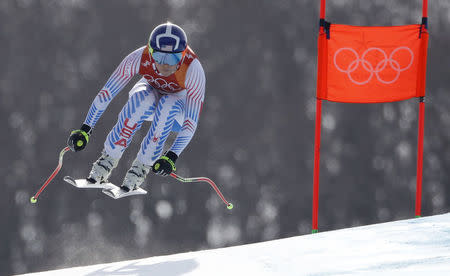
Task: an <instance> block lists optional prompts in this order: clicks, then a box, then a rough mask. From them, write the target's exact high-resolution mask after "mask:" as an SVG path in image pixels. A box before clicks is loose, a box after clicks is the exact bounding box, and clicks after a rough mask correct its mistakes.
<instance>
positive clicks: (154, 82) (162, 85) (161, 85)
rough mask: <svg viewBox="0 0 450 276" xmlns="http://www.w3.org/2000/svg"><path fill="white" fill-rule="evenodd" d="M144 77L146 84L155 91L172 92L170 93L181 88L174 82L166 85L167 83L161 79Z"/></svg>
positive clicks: (149, 76)
mask: <svg viewBox="0 0 450 276" xmlns="http://www.w3.org/2000/svg"><path fill="white" fill-rule="evenodd" d="M144 77H145V78H146V79H147V81H148V83H149V84H150V85H151V86H153V87H154V88H156V89H161V90H168V91H172V92H174V91H177V90H180V89H181V87H180V86H179V85H178V84H176V83H174V82H169V83H167V81H166V80H165V79H162V78H156V79H155V78H154V77H153V76H151V75H144Z"/></svg>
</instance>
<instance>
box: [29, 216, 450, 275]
mask: <svg viewBox="0 0 450 276" xmlns="http://www.w3.org/2000/svg"><path fill="white" fill-rule="evenodd" d="M427 274H428V275H450V213H449V214H444V215H437V216H432V217H424V218H419V219H410V220H404V221H396V222H389V223H383V224H376V225H369V226H362V227H355V228H349V229H343V230H337V231H329V232H323V233H319V234H313V235H305V236H299V237H293V238H287V239H280V240H274V241H269V242H262V243H256V244H248V245H242V246H235V247H229V248H222V249H215V250H205V251H198V252H189V253H182V254H176V255H169V256H160V257H152V258H147V259H140V260H132V261H124V262H117V263H109V264H99V265H92V266H86V267H75V268H68V269H62V270H54V271H48V272H41V273H33V274H26V275H34V276H37V275H39V276H44V275H45V276H50V275H64V276H67V275H122V276H123V275H162V276H181V275H196V276H218V275H224V276H225V275H226V276H231V275H233V276H241V275H245V276H265V275H317V276H319V275H322V276H324V275H427Z"/></svg>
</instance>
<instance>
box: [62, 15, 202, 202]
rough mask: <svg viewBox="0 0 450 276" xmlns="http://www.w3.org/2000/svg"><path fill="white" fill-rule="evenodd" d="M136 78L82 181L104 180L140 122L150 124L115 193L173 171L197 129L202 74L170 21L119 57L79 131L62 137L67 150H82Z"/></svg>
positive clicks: (128, 143)
mask: <svg viewBox="0 0 450 276" xmlns="http://www.w3.org/2000/svg"><path fill="white" fill-rule="evenodd" d="M137 74H139V75H141V76H142V78H141V79H140V80H139V81H138V82H137V83H136V84H135V85H134V87H133V88H132V89H131V91H130V92H129V99H128V102H127V103H126V104H125V106H124V107H123V108H122V111H121V112H120V114H119V118H118V121H117V123H116V125H115V126H114V127H113V128H112V130H111V132H110V133H109V134H108V136H107V138H106V141H105V143H104V149H103V151H102V154H101V156H100V158H99V159H98V160H97V161H96V162H94V164H93V166H92V169H91V172H90V173H89V176H88V177H87V182H88V183H92V184H98V183H106V182H108V177H109V176H110V174H111V171H112V170H113V169H114V168H115V167H117V164H118V162H119V160H120V158H121V156H122V154H123V152H124V151H125V149H126V148H127V147H128V146H129V145H130V143H131V140H132V138H133V136H134V134H135V133H136V131H137V130H139V129H140V128H141V126H142V123H143V122H144V121H152V124H151V127H150V130H149V132H148V133H147V135H146V136H145V138H144V139H143V141H142V143H141V147H140V150H139V152H138V154H137V157H136V159H135V160H134V161H133V163H132V165H131V168H130V169H129V170H128V171H127V173H126V175H125V178H124V180H123V183H122V185H121V186H120V193H121V194H126V193H128V192H130V191H133V190H135V189H137V188H139V186H140V185H141V184H142V183H143V182H144V180H145V177H146V176H147V174H148V173H149V171H150V170H152V171H153V172H154V173H155V174H159V175H162V176H167V175H169V174H171V173H172V172H173V171H175V169H176V168H175V162H176V161H177V159H178V156H180V154H181V152H182V151H183V150H184V149H185V148H186V146H187V145H188V144H189V142H190V141H191V139H192V137H193V135H194V133H195V131H196V129H197V123H198V120H199V116H200V112H201V109H202V105H203V100H204V96H205V73H204V71H203V68H202V65H201V64H200V61H199V60H198V58H197V56H196V55H195V53H194V52H193V50H192V49H191V48H190V47H189V46H188V45H187V38H186V34H185V32H184V31H183V29H181V28H180V27H179V26H177V25H175V24H173V23H170V22H167V23H164V24H161V25H159V26H157V27H156V28H155V29H154V30H153V31H152V33H151V35H150V38H149V41H148V45H146V46H143V47H141V48H139V49H137V50H135V51H134V52H132V53H131V54H129V55H128V56H127V57H125V59H124V60H123V61H122V62H121V63H120V65H119V66H118V67H117V69H116V70H115V71H114V73H113V74H112V75H111V77H110V78H109V79H108V81H107V82H106V84H105V86H104V87H103V88H102V89H101V90H100V92H99V93H98V95H97V97H96V98H95V99H94V101H93V102H92V105H91V107H90V109H89V112H88V114H87V116H86V119H85V121H84V123H83V124H82V126H81V128H80V129H78V130H74V131H73V132H72V133H71V135H70V137H69V139H68V142H67V144H68V146H69V147H70V149H71V150H72V151H80V150H83V149H84V148H85V147H86V145H87V143H88V141H89V136H90V135H91V134H92V129H93V128H94V126H95V124H96V123H97V121H98V120H99V118H100V116H101V115H102V114H103V112H104V111H105V110H106V108H107V106H108V105H109V103H110V102H111V101H112V99H113V98H114V97H115V96H116V95H117V94H118V93H119V92H120V91H121V90H122V88H123V87H125V85H126V84H127V83H128V82H129V81H130V80H131V79H132V78H133V76H135V75H137ZM171 131H176V132H178V135H177V137H176V138H175V141H174V143H173V144H172V146H171V147H170V149H169V150H168V151H167V152H165V153H164V154H162V151H163V147H164V144H165V142H166V139H167V137H168V136H169V134H170V133H171Z"/></svg>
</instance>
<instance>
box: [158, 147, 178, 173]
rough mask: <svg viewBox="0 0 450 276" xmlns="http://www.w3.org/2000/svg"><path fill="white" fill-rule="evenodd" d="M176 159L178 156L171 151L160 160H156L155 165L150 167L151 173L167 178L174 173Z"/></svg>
mask: <svg viewBox="0 0 450 276" xmlns="http://www.w3.org/2000/svg"><path fill="white" fill-rule="evenodd" d="M177 159H178V155H177V154H176V153H175V152H173V151H168V152H166V153H165V154H164V155H163V156H161V158H159V159H158V160H156V162H155V164H153V166H152V171H153V172H154V173H155V174H159V175H161V176H168V175H169V174H171V173H172V172H174V171H176V170H177V168H176V167H175V162H176V161H177Z"/></svg>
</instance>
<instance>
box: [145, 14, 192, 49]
mask: <svg viewBox="0 0 450 276" xmlns="http://www.w3.org/2000/svg"><path fill="white" fill-rule="evenodd" d="M148 44H149V46H150V47H151V48H152V49H153V50H155V51H159V52H165V53H179V52H183V51H184V50H185V49H186V46H187V38H186V33H185V32H184V31H183V29H181V27H180V26H178V25H175V24H173V23H170V22H167V23H164V24H161V25H159V26H157V27H156V28H155V29H153V31H152V33H151V34H150V38H149V40H148Z"/></svg>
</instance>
